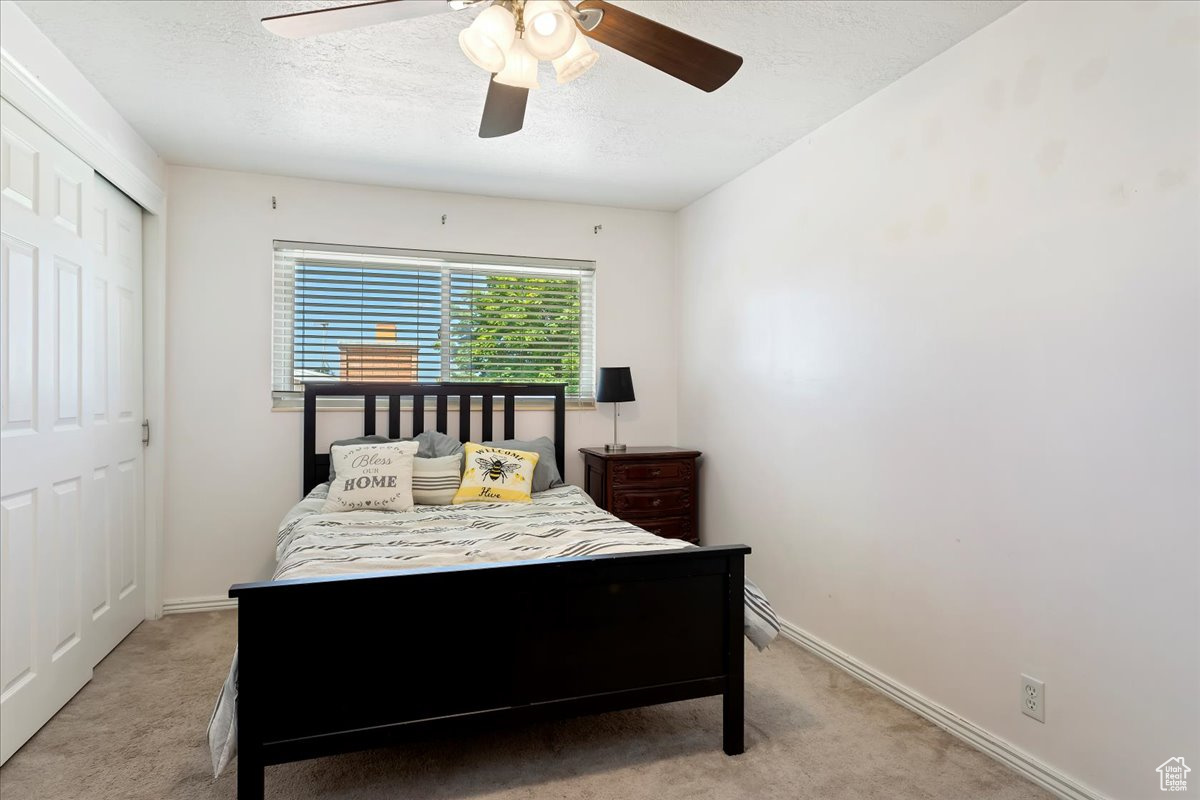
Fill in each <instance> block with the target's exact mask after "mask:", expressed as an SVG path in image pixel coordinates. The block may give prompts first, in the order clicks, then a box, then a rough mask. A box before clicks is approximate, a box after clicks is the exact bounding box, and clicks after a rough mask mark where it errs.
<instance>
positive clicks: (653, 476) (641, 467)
mask: <svg viewBox="0 0 1200 800" xmlns="http://www.w3.org/2000/svg"><path fill="white" fill-rule="evenodd" d="M692 472H693V469H692V464H691V462H690V461H681V460H679V459H676V460H673V461H642V462H637V463H632V464H614V465H613V484H614V485H617V486H619V485H621V484H623V483H638V484H643V485H648V484H690V483H691V481H692Z"/></svg>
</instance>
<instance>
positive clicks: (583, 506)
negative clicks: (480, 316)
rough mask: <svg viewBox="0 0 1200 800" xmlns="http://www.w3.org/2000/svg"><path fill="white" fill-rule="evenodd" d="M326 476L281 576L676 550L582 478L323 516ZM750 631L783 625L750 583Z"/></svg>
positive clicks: (287, 550)
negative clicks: (518, 498) (515, 497)
mask: <svg viewBox="0 0 1200 800" xmlns="http://www.w3.org/2000/svg"><path fill="white" fill-rule="evenodd" d="M327 488H328V486H327V484H322V485H321V486H318V487H317V488H316V489H313V491H312V492H311V493H310V494H309V495H308V497H306V498H304V500H302V501H300V502H299V503H298V504H296V506H294V507H293V508H292V510H291V511H289V512H288V514H287V516H285V517H284V519H283V522H282V523H281V524H280V527H279V537H278V542H277V547H276V558H277V561H278V566H277V567H276V569H275V574H274V576H273V577H272V579H273V580H282V579H286V578H311V577H318V576H325V575H340V574H346V575H349V574H361V573H364V572H383V571H392V570H403V569H413V568H418V567H439V566H452V565H462V564H489V563H496V562H499V561H527V560H534V559H542V558H561V557H566V556H589V555H600V554H604V553H637V552H648V551H651V550H672V549H680V548H684V547H692V546H693V545H690V544H688V543H687V542H683V541H679V540H677V539H664V538H662V537H659V536H655V535H654V534H652V533H648V532H646V531H644V530H642V529H641V528H637V527H635V526H633V525H631V524H629V523H627V522H622V521H621V520H619V519H617V518H616V517H614V516H613V515H611V514H609V513H608V512H607V511H602V510H601V509H599V508H597V507H596V505H595V504H594V503H593V502H592V500H591V498H590V497H588V495H587V494H586V493H585V492H584V491H583V490H582V489H580V488H579V487H577V486H559V487H557V488H554V489H550V490H549V491H545V492H539V493H538V494H536V495H534V498H533V502H532V503H529V504H524V503H472V504H469V505H461V506H417V507H416V508H415V509H414V510H412V511H404V512H390V511H349V512H341V513H336V514H322V513H321V507H322V506H323V505H324V503H325V495H326V491H327ZM745 599H746V604H745V607H746V614H745V625H744V630H745V633H746V637H747V638H748V639H750V641H751V642H752V643H754V645H755V646H757V647H758V648H759V649H760V650H761V649H762V648H764V647H766V646H767V644H768V643H769V642H770V641H771V640H772V639H774V638H775V636H776V634H778V633H779V621H778V620H777V619H776V616H775V612H774V611H773V610H772V609H771V605H770V603H768V602H767V599H766V597H765V596H764V595H763V593H762V592H761V591H760V590H759V589H758V587H757V586H755V585H754V584H753V583H751V582H750V581H746V594H745ZM236 696H237V656H236V655H235V656H234V663H233V667H232V668H231V670H230V674H229V678H227V679H226V681H225V686H224V687H223V688H222V690H221V695H220V697H219V698H218V699H217V706H216V708H215V709H214V711H213V716H212V719H211V720H210V721H209V729H208V741H209V746H210V748H211V750H212V756H213V771H214V773H216V774H218V775H219V774H220V772H221V770H223V769H224V768H225V765H226V764H228V763H229V761H230V760H232V758H233V754H234V748H235V747H236V739H237V735H236V734H237V730H236V723H237V720H236V713H235V707H236V705H235V704H236Z"/></svg>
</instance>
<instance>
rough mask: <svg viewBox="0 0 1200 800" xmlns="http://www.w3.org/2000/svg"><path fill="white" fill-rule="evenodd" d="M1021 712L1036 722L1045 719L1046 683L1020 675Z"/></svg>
mask: <svg viewBox="0 0 1200 800" xmlns="http://www.w3.org/2000/svg"><path fill="white" fill-rule="evenodd" d="M1021 713H1022V714H1024V715H1025V716H1027V717H1032V718H1033V719H1036V720H1037V721H1038V722H1042V723H1044V722H1045V721H1046V684H1044V683H1042V682H1041V681H1039V680H1038V679H1037V678H1031V677H1030V676H1028V675H1024V674H1023V675H1021Z"/></svg>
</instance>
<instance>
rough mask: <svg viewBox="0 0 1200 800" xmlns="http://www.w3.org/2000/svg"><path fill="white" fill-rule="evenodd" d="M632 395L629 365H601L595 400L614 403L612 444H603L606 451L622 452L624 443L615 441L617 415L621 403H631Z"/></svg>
mask: <svg viewBox="0 0 1200 800" xmlns="http://www.w3.org/2000/svg"><path fill="white" fill-rule="evenodd" d="M635 399H636V398H634V396H633V376H632V375H630V374H629V367H601V368H600V379H599V380H598V381H597V382H596V402H597V403H615V404H616V405H614V406H613V440H612V444H606V445H604V451H605V452H606V453H624V452H625V445H623V444H620V443H619V442H618V441H617V417H619V416H620V415H621V403H631V402H633V400H635Z"/></svg>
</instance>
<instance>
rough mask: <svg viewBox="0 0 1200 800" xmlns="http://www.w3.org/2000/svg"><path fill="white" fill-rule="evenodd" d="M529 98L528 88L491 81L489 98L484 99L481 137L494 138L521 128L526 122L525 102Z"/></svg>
mask: <svg viewBox="0 0 1200 800" xmlns="http://www.w3.org/2000/svg"><path fill="white" fill-rule="evenodd" d="M493 77H495V76H493ZM528 100H529V90H528V89H521V88H518V87H516V86H508V85H506V84H503V83H496V81H494V80H492V81H490V82H489V83H488V93H487V100H485V101H483V119H482V120H481V121H480V123H479V138H480V139H494V138H496V137H497V136H507V135H508V134H510V133H516V132H517V131H519V130H521V126H522V125H524V124H525V103H526V102H527V101H528Z"/></svg>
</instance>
